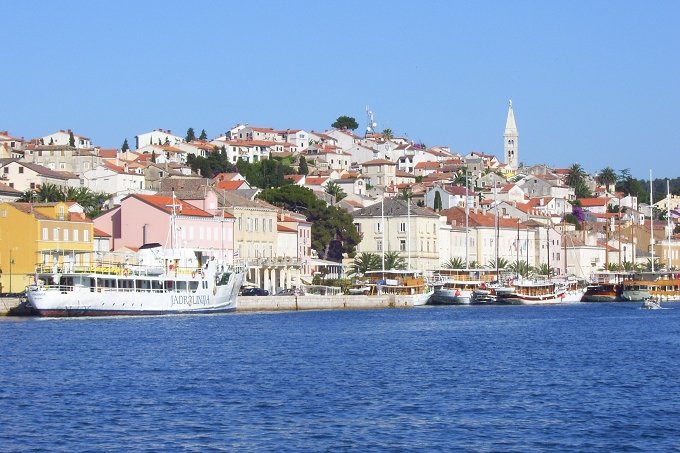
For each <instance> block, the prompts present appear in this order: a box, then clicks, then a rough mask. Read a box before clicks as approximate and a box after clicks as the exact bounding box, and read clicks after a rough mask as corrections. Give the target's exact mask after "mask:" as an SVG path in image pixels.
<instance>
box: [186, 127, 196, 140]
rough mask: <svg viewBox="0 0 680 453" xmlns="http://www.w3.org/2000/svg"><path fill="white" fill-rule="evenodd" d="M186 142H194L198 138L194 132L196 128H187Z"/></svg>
mask: <svg viewBox="0 0 680 453" xmlns="http://www.w3.org/2000/svg"><path fill="white" fill-rule="evenodd" d="M184 140H185V141H186V142H193V141H194V140H196V134H195V133H194V128H193V127H190V128H189V129H187V136H186V137H185V138H184Z"/></svg>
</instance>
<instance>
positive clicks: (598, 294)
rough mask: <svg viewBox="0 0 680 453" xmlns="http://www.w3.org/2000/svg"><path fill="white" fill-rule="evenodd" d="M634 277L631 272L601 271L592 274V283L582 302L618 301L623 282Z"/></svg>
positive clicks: (587, 287) (587, 288)
mask: <svg viewBox="0 0 680 453" xmlns="http://www.w3.org/2000/svg"><path fill="white" fill-rule="evenodd" d="M631 278H632V274H631V272H610V271H601V272H596V273H593V274H592V275H591V279H590V280H591V283H590V285H588V286H586V290H585V292H584V293H583V296H582V297H581V302H618V301H620V300H621V290H622V283H623V282H624V281H626V280H629V279H631Z"/></svg>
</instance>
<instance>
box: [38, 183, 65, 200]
mask: <svg viewBox="0 0 680 453" xmlns="http://www.w3.org/2000/svg"><path fill="white" fill-rule="evenodd" d="M36 195H37V198H38V201H40V202H44V203H45V202H46V203H51V202H55V201H64V193H63V192H62V191H61V188H60V187H59V186H57V185H56V184H50V183H45V184H43V185H42V186H41V187H40V188H39V189H38V190H37V192H36Z"/></svg>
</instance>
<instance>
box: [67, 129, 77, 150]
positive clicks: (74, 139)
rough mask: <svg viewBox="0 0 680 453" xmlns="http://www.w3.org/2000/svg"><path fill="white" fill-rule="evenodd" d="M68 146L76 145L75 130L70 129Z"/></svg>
mask: <svg viewBox="0 0 680 453" xmlns="http://www.w3.org/2000/svg"><path fill="white" fill-rule="evenodd" d="M68 146H70V147H71V148H73V147H75V146H76V138H75V137H74V136H73V131H68Z"/></svg>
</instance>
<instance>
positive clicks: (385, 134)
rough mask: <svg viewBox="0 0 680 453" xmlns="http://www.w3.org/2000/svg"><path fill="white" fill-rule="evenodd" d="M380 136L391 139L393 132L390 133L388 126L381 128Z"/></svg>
mask: <svg viewBox="0 0 680 453" xmlns="http://www.w3.org/2000/svg"><path fill="white" fill-rule="evenodd" d="M382 136H383V138H384V139H385V140H392V139H393V138H394V134H393V133H392V129H390V128H389V127H388V128H387V129H383V131H382Z"/></svg>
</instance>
